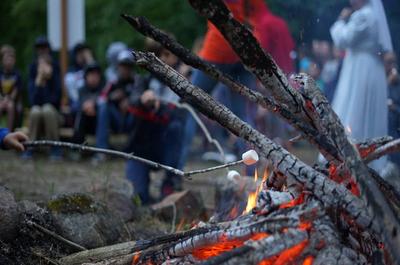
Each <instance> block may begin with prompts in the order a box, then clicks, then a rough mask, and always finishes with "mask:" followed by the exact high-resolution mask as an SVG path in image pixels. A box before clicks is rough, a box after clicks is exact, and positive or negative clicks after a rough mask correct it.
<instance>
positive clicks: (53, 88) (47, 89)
mask: <svg viewBox="0 0 400 265" xmlns="http://www.w3.org/2000/svg"><path fill="white" fill-rule="evenodd" d="M35 50H36V56H37V57H36V58H35V60H34V62H33V63H32V64H31V66H30V69H29V80H28V96H29V101H30V104H31V110H30V113H29V135H30V138H31V139H32V140H37V139H39V138H44V139H46V140H55V141H57V140H58V139H59V125H60V117H59V112H58V111H59V109H60V103H61V81H60V70H59V66H58V63H57V62H56V61H55V60H54V59H53V58H52V56H51V49H50V44H49V42H48V41H47V39H46V38H44V37H39V38H38V39H37V40H36V43H35ZM31 157H32V152H31V151H30V150H28V151H27V152H26V153H25V154H24V155H23V158H31ZM61 158H62V154H61V149H60V148H57V147H52V148H51V152H50V159H52V160H60V159H61Z"/></svg>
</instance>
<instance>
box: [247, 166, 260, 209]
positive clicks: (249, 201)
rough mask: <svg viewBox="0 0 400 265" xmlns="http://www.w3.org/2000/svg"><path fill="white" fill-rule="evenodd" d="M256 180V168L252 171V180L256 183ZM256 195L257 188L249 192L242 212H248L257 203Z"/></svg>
mask: <svg viewBox="0 0 400 265" xmlns="http://www.w3.org/2000/svg"><path fill="white" fill-rule="evenodd" d="M257 180H258V172H257V169H256V170H255V172H254V182H255V183H257ZM257 196H258V188H257V189H256V191H255V192H250V194H249V197H248V198H247V205H246V209H245V210H244V213H249V212H250V211H251V210H252V209H253V208H254V207H256V205H257Z"/></svg>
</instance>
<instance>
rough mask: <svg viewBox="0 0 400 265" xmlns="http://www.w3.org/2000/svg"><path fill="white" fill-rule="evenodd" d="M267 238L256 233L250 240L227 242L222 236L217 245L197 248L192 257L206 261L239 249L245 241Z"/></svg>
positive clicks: (265, 235) (264, 234) (263, 234)
mask: <svg viewBox="0 0 400 265" xmlns="http://www.w3.org/2000/svg"><path fill="white" fill-rule="evenodd" d="M267 236H269V235H268V234H267V233H257V234H255V235H253V236H252V237H250V238H244V239H234V240H228V239H227V238H226V237H225V236H222V237H221V238H220V240H219V242H218V243H216V244H213V245H209V246H204V247H201V248H197V249H195V250H194V251H193V252H192V255H193V257H195V258H196V259H198V260H207V259H209V258H212V257H215V256H218V255H220V254H222V253H223V252H226V251H229V250H232V249H234V248H237V247H241V246H243V244H244V242H245V241H247V240H260V239H263V238H266V237H267Z"/></svg>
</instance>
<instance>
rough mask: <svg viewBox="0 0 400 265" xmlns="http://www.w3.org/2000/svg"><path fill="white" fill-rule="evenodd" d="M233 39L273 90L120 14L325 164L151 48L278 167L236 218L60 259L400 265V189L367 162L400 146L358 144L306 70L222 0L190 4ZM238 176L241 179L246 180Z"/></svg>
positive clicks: (176, 82) (204, 106) (143, 55)
mask: <svg viewBox="0 0 400 265" xmlns="http://www.w3.org/2000/svg"><path fill="white" fill-rule="evenodd" d="M189 2H190V4H191V5H192V6H193V8H194V9H195V10H196V11H197V12H198V13H199V14H201V15H202V16H204V17H206V18H207V19H208V20H209V21H211V22H212V23H213V24H214V25H215V26H216V27H217V28H218V30H219V31H220V32H221V33H222V35H223V36H224V37H225V39H226V40H227V41H228V42H229V43H230V44H231V46H232V48H233V49H234V51H235V52H236V53H237V55H238V56H239V57H240V59H241V61H242V63H243V64H244V65H245V66H246V68H247V69H248V70H249V71H251V72H252V73H253V74H254V75H255V76H256V77H257V78H258V80H259V81H260V83H261V84H262V85H263V86H264V88H265V89H267V90H268V91H269V92H270V93H269V95H268V96H266V95H263V94H261V93H260V92H257V91H254V90H251V89H249V88H247V87H245V86H244V85H242V84H239V83H237V82H236V81H234V79H233V78H232V77H229V76H226V75H225V74H223V73H222V72H220V71H219V70H218V69H217V68H215V67H214V66H213V65H212V64H209V63H207V62H205V61H203V60H201V59H200V58H199V57H198V56H196V55H195V54H193V53H191V52H190V51H188V50H187V49H186V48H184V47H183V46H181V45H180V44H179V43H177V42H176V41H175V40H174V39H172V38H171V37H169V36H168V35H167V34H165V33H163V32H162V31H161V30H159V29H157V28H156V27H154V26H153V25H151V24H150V22H149V21H147V20H146V19H145V18H143V17H133V16H130V15H122V17H123V18H124V19H125V20H126V21H127V22H129V24H130V25H131V26H132V27H133V28H134V29H135V30H136V31H137V32H140V33H141V34H143V35H144V36H147V37H150V38H153V39H154V40H155V41H157V42H159V43H160V44H162V45H163V46H164V47H165V48H167V49H169V50H170V51H171V52H172V53H174V54H175V55H177V56H178V57H179V58H180V59H181V60H182V61H183V62H184V63H186V64H187V65H190V66H192V67H195V68H197V69H200V70H202V71H204V72H205V73H207V74H208V75H209V76H211V77H212V78H215V79H217V80H218V81H220V82H222V83H224V84H226V85H227V86H228V87H229V88H230V89H232V90H233V91H235V92H236V93H239V94H240V95H242V96H243V98H244V99H246V100H249V101H251V102H253V103H256V104H258V105H260V106H261V107H263V108H266V109H268V110H269V111H270V112H273V113H275V114H276V115H278V116H279V117H280V118H282V119H283V120H285V121H286V122H288V123H289V124H290V125H291V126H293V127H294V128H295V129H297V131H298V133H299V138H303V139H306V140H307V141H309V142H310V143H311V144H312V145H314V146H315V147H317V148H318V149H319V151H320V153H321V154H322V155H323V156H324V158H325V159H326V163H325V164H326V165H325V166H323V167H321V166H314V167H312V166H310V165H307V164H306V163H304V162H303V161H301V160H300V159H299V158H297V157H296V156H295V155H293V154H291V153H290V152H288V151H287V150H285V149H284V148H283V147H282V146H280V145H278V144H276V143H275V142H273V141H271V140H270V139H268V138H267V137H266V136H265V135H263V134H262V133H260V132H259V131H257V130H255V129H254V128H252V127H251V126H250V125H249V124H247V123H245V122H243V121H242V120H241V119H239V118H238V117H237V116H235V115H234V114H233V113H232V112H231V111H230V110H229V109H228V108H226V107H225V106H223V105H222V104H220V103H218V102H216V101H215V100H214V99H213V98H212V97H211V96H210V95H208V94H207V93H205V92H204V91H203V90H201V89H200V88H198V87H195V86H194V85H192V84H191V83H190V82H189V81H188V80H187V79H186V78H185V77H183V76H182V75H180V74H179V73H178V72H176V71H175V70H173V69H172V68H171V67H169V66H167V65H166V64H165V63H163V62H162V61H161V60H159V59H158V58H157V57H155V55H154V54H152V53H147V52H140V51H134V52H133V54H134V57H135V61H136V64H137V65H138V66H140V67H143V68H144V69H146V70H148V71H149V72H151V73H153V74H154V75H156V76H157V77H158V78H159V79H160V80H162V81H164V82H165V83H166V84H168V85H169V87H170V88H171V89H172V90H173V91H174V92H175V93H177V94H178V95H179V96H180V97H181V98H182V99H183V100H184V101H185V102H187V103H189V104H190V105H192V106H193V107H195V108H196V109H197V110H198V111H200V112H201V113H203V114H204V115H206V116H207V117H209V118H210V119H212V120H215V121H217V122H218V123H220V124H221V125H222V126H223V127H225V128H226V129H227V130H229V131H230V132H231V133H233V134H235V135H237V136H238V137H242V138H243V139H245V140H247V141H248V142H249V143H250V144H251V145H253V146H254V148H255V149H256V150H257V152H258V154H259V155H260V156H261V157H262V158H264V159H266V160H268V161H269V163H270V164H271V165H272V171H271V172H269V173H268V174H265V175H264V176H263V177H260V179H262V180H261V181H260V180H258V181H257V182H256V183H258V185H257V188H256V191H255V192H254V193H252V194H250V196H249V201H248V203H247V207H246V209H245V211H244V212H243V213H239V214H237V216H236V217H235V218H234V219H233V220H228V221H221V222H219V221H216V220H215V219H211V220H210V221H209V222H208V223H198V224H197V225H196V226H194V227H193V228H192V229H190V230H187V231H184V232H178V233H173V234H170V235H163V236H160V237H157V238H152V239H149V240H140V241H135V242H126V243H122V244H118V245H112V246H107V247H102V248H96V249H90V250H84V251H81V252H77V253H74V254H72V255H69V256H66V257H63V258H61V259H59V260H58V261H57V264H58V263H59V264H68V265H70V264H98V265H100V264H210V265H211V264H263V265H267V264H303V265H310V264H400V252H399V251H398V250H399V249H400V237H399V232H400V230H399V229H400V222H399V218H398V216H399V213H400V211H399V209H400V195H399V194H398V193H397V191H396V190H395V189H394V187H393V186H391V185H390V184H389V183H387V181H385V180H384V179H383V178H382V177H381V176H379V174H378V173H377V172H375V171H374V170H372V169H371V168H369V167H368V165H367V164H368V163H369V162H371V161H373V160H375V159H379V158H380V157H382V156H384V155H386V154H388V153H390V152H395V151H396V150H399V147H400V141H399V140H393V139H391V138H390V137H381V138H376V139H369V140H366V141H363V142H354V141H352V140H351V139H349V138H348V137H347V135H346V130H345V128H344V126H343V125H342V124H341V122H340V121H339V118H338V117H337V115H336V114H335V112H334V111H333V110H332V108H331V106H330V105H329V103H328V102H327V100H326V98H325V97H324V96H323V95H322V93H321V91H320V90H319V89H318V87H317V86H316V84H315V82H314V80H312V78H310V77H309V76H307V75H304V74H299V75H295V76H293V77H291V78H289V79H288V78H287V77H286V76H285V74H284V73H283V72H282V71H281V70H280V69H279V67H278V66H277V65H276V64H275V62H274V60H273V58H271V57H270V55H269V54H267V53H266V52H265V51H264V50H263V49H262V48H261V47H260V45H259V44H258V42H257V40H256V39H255V38H254V36H253V35H252V33H251V31H250V30H249V29H248V28H247V27H246V26H244V25H243V24H241V23H240V22H238V21H237V20H235V18H233V16H232V14H231V13H230V12H229V10H228V9H227V8H226V6H225V5H224V3H223V1H222V0H208V1H202V0H189ZM239 178H240V177H239Z"/></svg>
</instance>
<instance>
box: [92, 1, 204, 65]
mask: <svg viewBox="0 0 400 265" xmlns="http://www.w3.org/2000/svg"><path fill="white" fill-rule="evenodd" d="M86 8H87V19H86V30H87V41H88V43H89V44H90V45H91V46H92V47H93V48H94V49H95V52H96V55H97V57H98V58H99V59H100V61H101V62H104V61H102V60H104V52H105V50H106V48H107V45H108V44H109V43H110V42H112V41H116V40H119V41H123V42H125V43H127V44H128V45H129V46H130V47H133V48H135V49H140V48H141V47H142V46H143V40H144V39H143V37H142V36H141V35H140V34H139V33H136V32H135V31H134V30H133V29H132V28H131V27H130V25H128V24H127V23H126V22H125V21H124V20H123V19H122V18H120V17H119V15H120V14H121V13H126V14H131V15H135V16H145V17H147V18H148V19H149V20H150V21H151V22H152V23H154V24H155V25H156V26H157V27H159V28H161V29H163V30H165V31H168V32H171V33H172V34H174V35H175V36H176V38H177V40H178V41H179V42H181V43H183V44H184V45H185V46H187V47H188V48H190V47H191V45H192V42H193V40H194V39H195V38H196V37H197V36H199V35H200V34H202V32H203V31H204V29H205V20H204V19H202V18H201V17H199V16H197V15H196V13H195V12H194V11H193V10H192V9H191V7H190V5H189V4H188V2H187V1H184V0H168V1H160V0H146V1H144V0H119V1H109V0H86ZM91 10H93V11H92V12H91Z"/></svg>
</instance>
